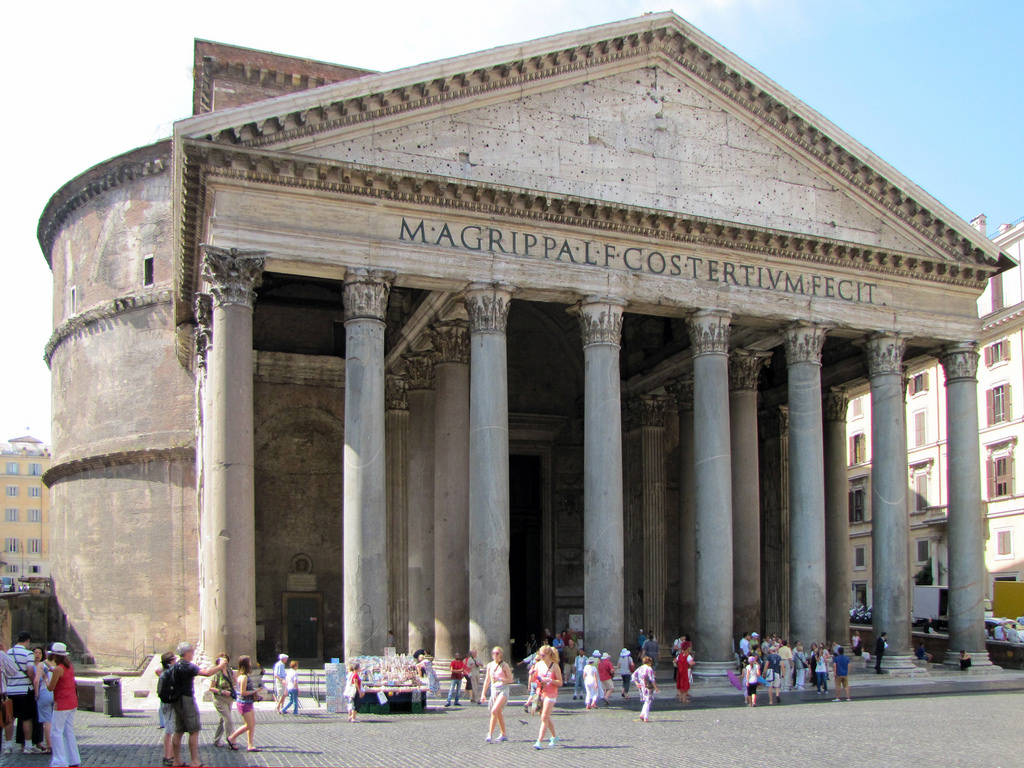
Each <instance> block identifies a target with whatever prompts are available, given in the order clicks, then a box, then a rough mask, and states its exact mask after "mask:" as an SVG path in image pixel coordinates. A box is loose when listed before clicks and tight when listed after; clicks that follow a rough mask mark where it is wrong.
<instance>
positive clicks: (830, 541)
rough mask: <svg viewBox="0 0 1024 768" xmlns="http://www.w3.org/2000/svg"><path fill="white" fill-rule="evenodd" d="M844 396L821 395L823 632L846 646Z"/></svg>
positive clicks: (837, 391) (847, 564) (847, 538)
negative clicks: (823, 541) (823, 463)
mask: <svg viewBox="0 0 1024 768" xmlns="http://www.w3.org/2000/svg"><path fill="white" fill-rule="evenodd" d="M847 405H848V401H847V398H846V392H844V391H843V390H842V389H840V388H838V387H833V388H832V389H831V390H829V392H828V393H827V394H826V395H825V401H824V412H825V427H824V429H825V445H824V449H825V453H824V458H825V604H826V608H825V632H826V637H828V639H829V640H834V641H836V642H838V643H842V644H843V645H845V644H846V639H847V638H848V637H849V636H850V581H849V580H850V522H849V521H850V516H849V498H848V494H849V481H848V480H847V476H846V408H847Z"/></svg>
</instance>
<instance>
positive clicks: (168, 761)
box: [161, 757, 174, 765]
mask: <svg viewBox="0 0 1024 768" xmlns="http://www.w3.org/2000/svg"><path fill="white" fill-rule="evenodd" d="M161 765H174V758H173V757H165V758H164V759H163V761H161Z"/></svg>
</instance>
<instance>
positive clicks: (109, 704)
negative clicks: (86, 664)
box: [103, 675, 124, 717]
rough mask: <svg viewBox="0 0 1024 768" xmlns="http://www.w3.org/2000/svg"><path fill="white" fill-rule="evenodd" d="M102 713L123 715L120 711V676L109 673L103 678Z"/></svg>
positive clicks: (115, 715) (113, 715)
mask: <svg viewBox="0 0 1024 768" xmlns="http://www.w3.org/2000/svg"><path fill="white" fill-rule="evenodd" d="M103 714H105V715H110V716H111V717H123V716H124V713H123V712H122V711H121V678H120V677H115V676H113V675H111V676H110V677H104V678H103Z"/></svg>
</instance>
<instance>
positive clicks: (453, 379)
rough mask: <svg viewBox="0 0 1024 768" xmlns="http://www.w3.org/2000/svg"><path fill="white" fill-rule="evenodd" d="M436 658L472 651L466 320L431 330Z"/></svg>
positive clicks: (441, 325)
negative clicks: (434, 357)
mask: <svg viewBox="0 0 1024 768" xmlns="http://www.w3.org/2000/svg"><path fill="white" fill-rule="evenodd" d="M432 336H433V339H434V350H435V352H437V353H438V362H437V363H436V365H435V366H434V376H435V379H436V389H435V392H436V399H435V407H436V410H435V412H434V645H435V651H434V655H435V656H437V657H438V658H451V656H452V654H454V653H456V652H458V653H465V652H466V651H467V650H469V648H468V647H467V646H468V645H469V570H468V568H467V567H466V562H467V559H468V555H467V549H468V547H469V335H468V330H467V328H466V323H465V321H462V320H458V321H450V322H445V323H441V324H439V325H438V326H436V327H435V328H434V331H433V334H432Z"/></svg>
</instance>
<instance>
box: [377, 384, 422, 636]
mask: <svg viewBox="0 0 1024 768" xmlns="http://www.w3.org/2000/svg"><path fill="white" fill-rule="evenodd" d="M406 388H407V382H406V380H405V378H404V377H402V376H398V375H396V374H388V375H387V377H386V378H385V385H384V403H385V406H384V408H385V411H384V439H385V445H386V452H387V467H388V473H387V480H388V512H387V532H388V550H387V553H388V599H389V606H388V609H389V610H388V613H389V616H388V627H389V628H390V629H391V631H392V632H393V633H394V636H395V646H396V650H397V651H398V653H405V652H406V651H407V650H409V648H408V646H407V645H406V643H407V641H408V639H409V632H408V627H409V510H408V504H409V491H408V485H407V484H406V482H407V480H408V477H407V472H408V460H409V454H408V441H409V401H408V398H407V392H406ZM413 650H415V649H413Z"/></svg>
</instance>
